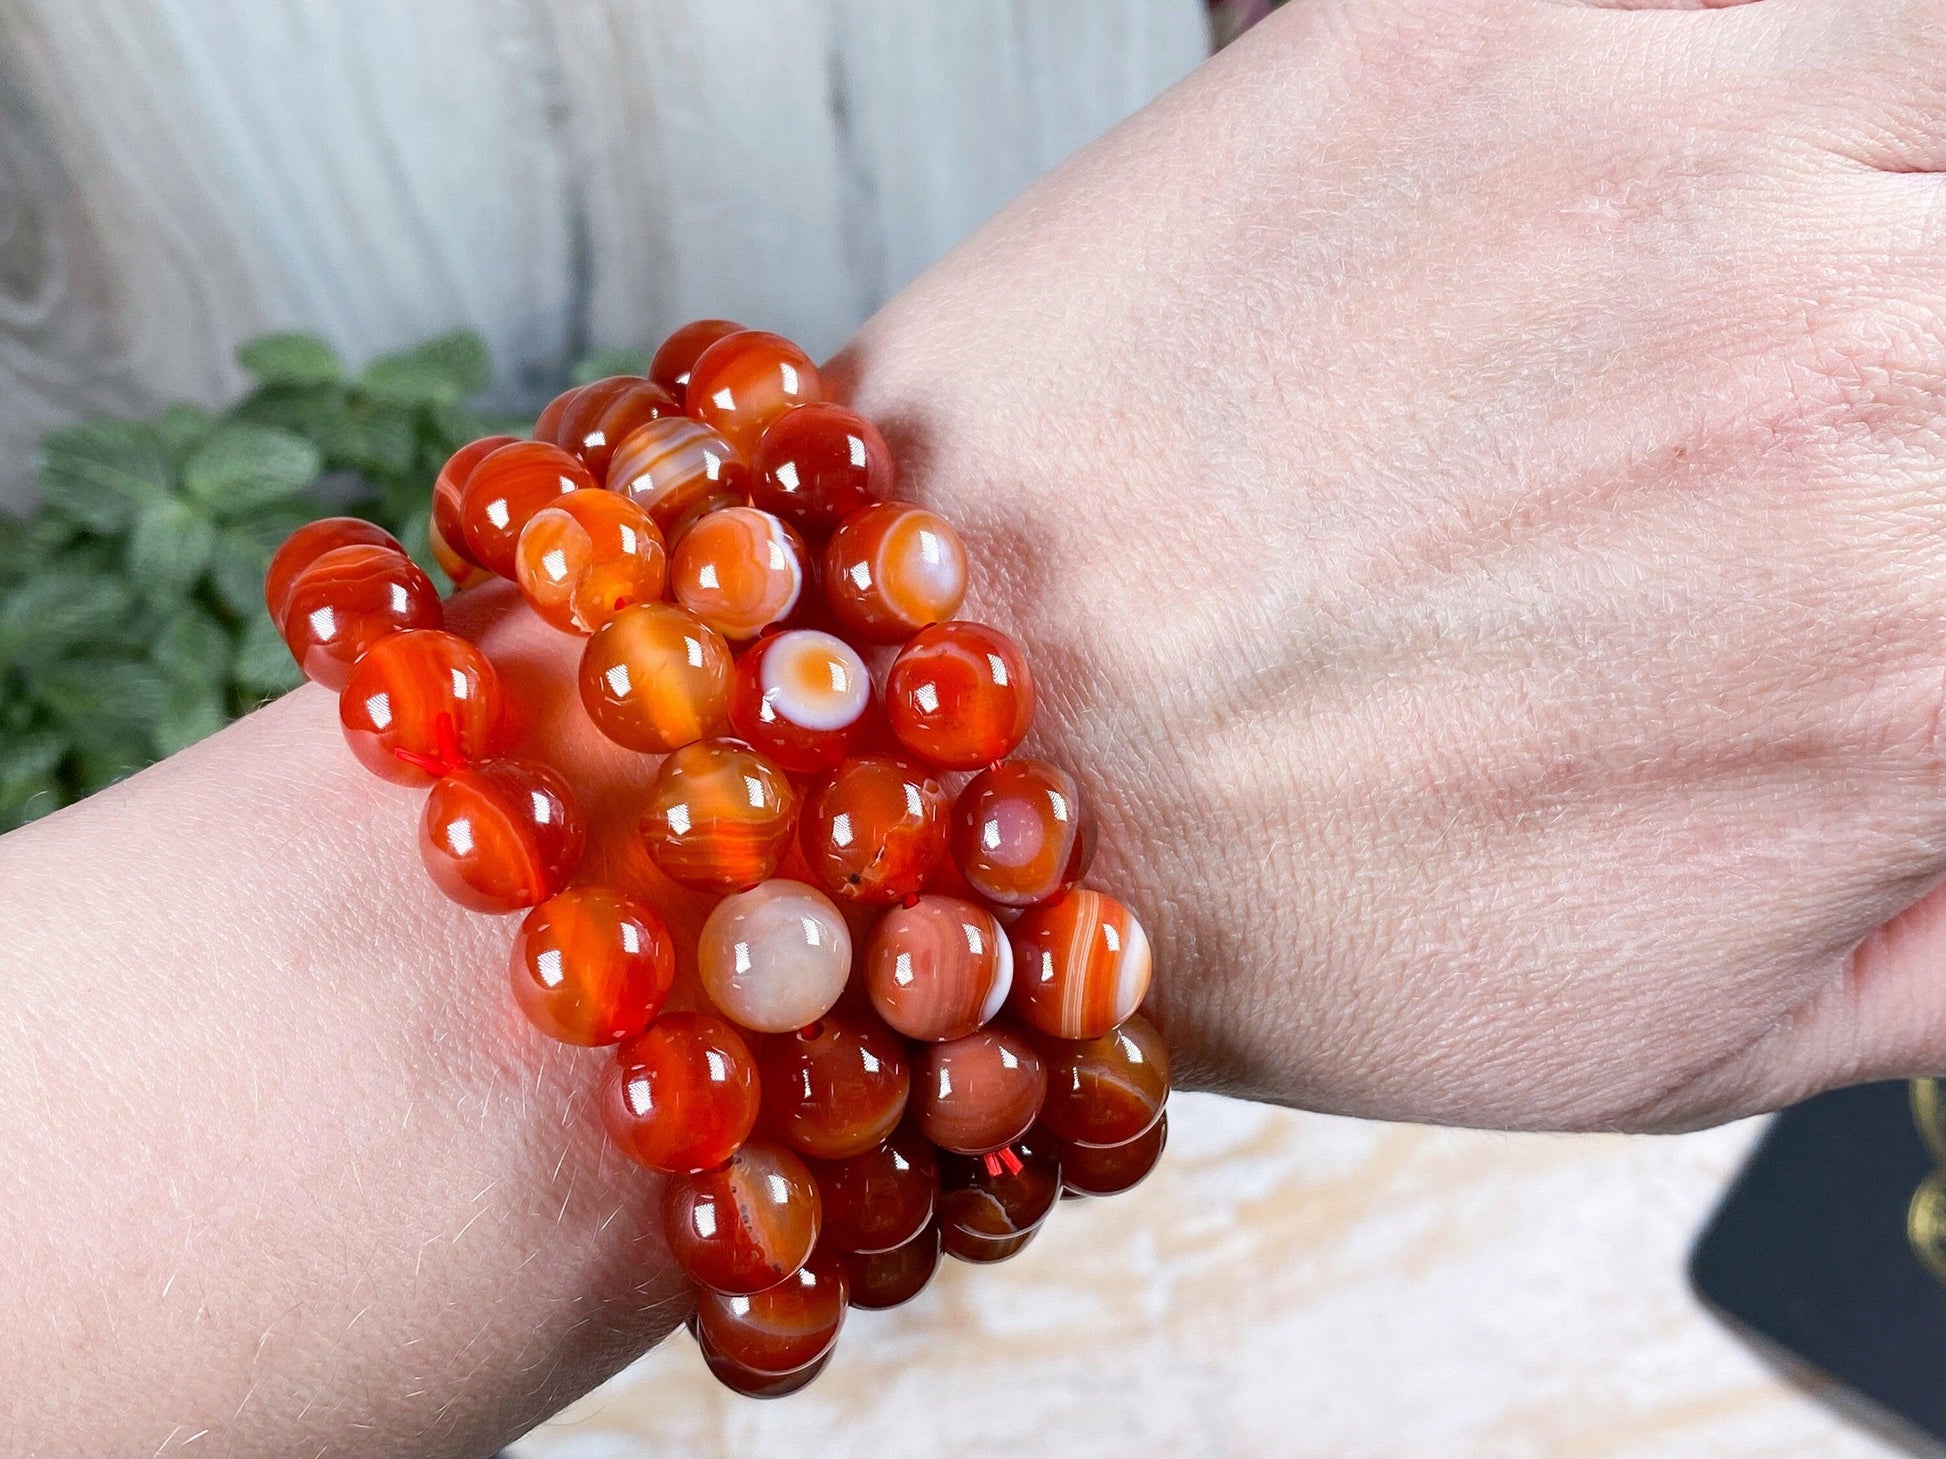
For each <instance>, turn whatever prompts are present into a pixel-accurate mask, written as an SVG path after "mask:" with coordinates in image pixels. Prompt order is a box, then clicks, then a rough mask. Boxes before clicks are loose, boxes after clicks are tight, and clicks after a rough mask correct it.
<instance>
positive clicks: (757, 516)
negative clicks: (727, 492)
mask: <svg viewBox="0 0 1946 1459" xmlns="http://www.w3.org/2000/svg"><path fill="white" fill-rule="evenodd" d="M807 564H808V558H807V556H806V553H805V550H804V542H803V539H801V538H800V537H799V536H798V535H797V533H796V532H794V531H792V530H791V529H790V528H789V527H788V526H786V525H785V524H784V523H783V522H781V521H779V520H778V519H777V518H776V517H773V516H772V515H771V514H770V513H769V512H760V511H758V510H757V509H756V508H755V507H725V508H724V509H723V510H722V511H720V512H711V513H710V514H709V515H708V516H706V517H703V518H702V519H701V520H699V521H698V522H696V524H695V525H694V526H692V527H690V529H689V530H688V531H686V532H684V533H683V534H682V536H681V538H680V539H678V541H677V542H676V550H675V553H674V554H673V556H672V557H671V559H670V563H669V587H670V591H671V592H672V593H673V594H674V595H675V599H676V601H677V602H679V603H681V604H682V605H683V607H685V608H687V609H688V610H689V611H690V612H692V613H694V614H695V615H696V616H697V617H698V618H700V619H702V620H703V622H705V623H707V624H709V626H710V627H711V628H714V629H715V630H716V631H717V632H718V633H720V634H722V635H723V636H724V637H725V638H729V639H745V638H755V637H756V636H757V635H758V634H760V633H762V632H763V631H764V630H765V629H766V628H768V627H770V625H771V624H773V623H777V622H781V621H782V620H783V619H785V618H788V617H789V616H790V615H791V613H792V611H793V610H794V609H795V608H796V607H797V604H798V600H799V599H800V598H802V597H803V595H804V576H805V569H806V566H807Z"/></svg>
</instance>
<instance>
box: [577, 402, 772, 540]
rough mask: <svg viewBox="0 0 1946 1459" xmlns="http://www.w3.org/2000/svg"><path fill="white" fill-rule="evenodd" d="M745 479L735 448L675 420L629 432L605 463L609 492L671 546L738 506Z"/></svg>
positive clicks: (693, 425)
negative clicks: (642, 515) (698, 524)
mask: <svg viewBox="0 0 1946 1459" xmlns="http://www.w3.org/2000/svg"><path fill="white" fill-rule="evenodd" d="M749 477H750V473H749V471H748V469H747V468H746V467H745V466H744V464H743V458H742V457H741V456H739V455H738V454H737V452H736V447H734V446H732V445H731V444H730V443H729V442H728V441H726V440H724V439H723V437H722V436H721V435H720V434H719V433H718V432H716V431H715V430H712V429H711V428H710V427H709V426H706V425H703V424H702V423H701V422H699V421H693V420H689V419H686V418H684V417H679V416H671V417H666V418H664V419H662V420H657V421H651V422H650V423H649V424H648V425H645V426H638V427H637V428H636V429H635V430H633V431H630V432H629V433H628V435H627V436H626V437H624V438H623V440H622V443H621V444H620V445H619V446H617V447H616V448H615V454H614V455H613V457H611V458H610V459H609V462H608V489H609V490H610V491H618V492H620V493H621V494H622V495H624V496H626V497H627V498H628V499H629V500H630V501H632V502H634V503H635V504H636V505H637V506H638V507H640V508H641V509H642V510H643V511H645V512H647V513H648V514H649V516H650V517H651V518H653V519H654V521H655V524H656V526H658V527H660V528H661V529H662V535H663V536H664V537H665V538H667V539H668V540H669V541H671V542H674V541H675V540H676V539H677V538H679V537H681V536H682V534H683V533H684V532H686V531H687V530H688V529H689V527H690V525H691V524H692V523H693V522H695V521H696V519H697V518H699V517H701V516H703V515H704V514H705V513H708V512H714V511H717V510H718V509H720V508H723V507H734V506H740V505H741V504H742V502H743V495H744V484H745V483H746V482H747V481H748V480H749Z"/></svg>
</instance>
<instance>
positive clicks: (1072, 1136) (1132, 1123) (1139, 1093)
mask: <svg viewBox="0 0 1946 1459" xmlns="http://www.w3.org/2000/svg"><path fill="white" fill-rule="evenodd" d="M1041 1057H1042V1058H1043V1059H1045V1060H1046V1061H1047V1103H1046V1104H1044V1105H1042V1106H1041V1123H1042V1124H1043V1125H1045V1126H1046V1127H1047V1129H1048V1130H1049V1131H1050V1132H1051V1133H1052V1134H1054V1135H1055V1136H1056V1137H1058V1138H1059V1139H1061V1140H1064V1141H1066V1142H1067V1143H1068V1144H1070V1145H1095V1146H1108V1145H1126V1144H1127V1143H1128V1142H1129V1141H1130V1140H1135V1139H1139V1138H1141V1137H1142V1136H1143V1135H1145V1134H1147V1133H1148V1131H1149V1127H1150V1126H1151V1125H1153V1124H1154V1123H1155V1122H1156V1121H1157V1120H1159V1119H1161V1118H1162V1107H1163V1105H1164V1104H1166V1103H1167V1102H1168V1099H1169V1046H1168V1045H1167V1044H1165V1043H1164V1042H1163V1040H1162V1035H1161V1034H1159V1033H1157V1032H1156V1029H1155V1025H1154V1024H1152V1023H1150V1022H1149V1021H1148V1020H1147V1019H1146V1018H1144V1017H1142V1015H1141V1014H1139V1013H1137V1014H1134V1015H1132V1016H1131V1017H1130V1018H1129V1020H1128V1021H1127V1022H1126V1023H1123V1024H1120V1025H1118V1026H1117V1027H1115V1028H1112V1029H1110V1030H1109V1031H1108V1032H1107V1033H1105V1034H1103V1035H1102V1036H1101V1037H1100V1038H1094V1039H1081V1040H1067V1039H1046V1040H1043V1042H1042V1044H1041Z"/></svg>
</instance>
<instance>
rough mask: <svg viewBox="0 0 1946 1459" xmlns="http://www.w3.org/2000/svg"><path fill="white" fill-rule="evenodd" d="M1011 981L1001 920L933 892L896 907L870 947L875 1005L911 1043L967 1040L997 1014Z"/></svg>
mask: <svg viewBox="0 0 1946 1459" xmlns="http://www.w3.org/2000/svg"><path fill="white" fill-rule="evenodd" d="M1013 979H1014V957H1013V947H1012V945H1011V944H1010V943H1009V942H1008V940H1007V935H1006V932H1005V931H1004V930H1003V929H1002V928H1001V926H1000V923H999V921H998V920H997V919H995V917H994V916H993V914H992V913H991V912H988V911H987V910H986V909H985V908H982V907H977V906H975V905H974V904H973V903H971V902H965V901H961V900H960V899H959V898H958V897H944V896H939V895H937V894H936V893H929V894H927V895H925V896H922V897H918V898H916V899H915V900H914V901H913V902H912V903H911V905H909V906H903V907H893V908H892V909H891V910H889V911H888V912H886V913H885V915H884V916H882V917H880V918H879V920H878V925H877V926H876V927H874V928H873V929H872V935H871V940H870V942H869V943H867V944H866V951H865V989H866V992H867V993H868V994H869V996H870V997H871V1000H872V1006H873V1007H875V1008H876V1009H877V1010H878V1014H879V1017H881V1018H883V1019H884V1020H885V1021H886V1022H887V1023H889V1024H890V1025H891V1026H892V1027H893V1028H895V1029H897V1030H898V1031H899V1032H900V1033H902V1034H904V1035H905V1036H906V1037H907V1038H914V1039H924V1040H927V1041H929V1042H938V1041H940V1040H943V1039H957V1038H964V1037H965V1036H966V1035H967V1034H970V1033H972V1032H973V1031H974V1030H975V1029H977V1028H979V1027H981V1026H982V1025H983V1024H985V1023H986V1022H987V1021H988V1020H990V1019H991V1018H992V1017H993V1016H994V1015H995V1014H996V1013H998V1012H999V1011H1000V1008H1001V1005H1002V1004H1004V1003H1005V1002H1006V1001H1007V993H1008V990H1009V989H1010V988H1011V987H1012V986H1013Z"/></svg>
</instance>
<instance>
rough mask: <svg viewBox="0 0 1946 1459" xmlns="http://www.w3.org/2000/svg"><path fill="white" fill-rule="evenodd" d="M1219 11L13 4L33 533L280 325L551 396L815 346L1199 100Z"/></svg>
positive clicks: (702, 3) (3, 354)
mask: <svg viewBox="0 0 1946 1459" xmlns="http://www.w3.org/2000/svg"><path fill="white" fill-rule="evenodd" d="M1206 44H1207V35H1206V30H1205V26H1204V21H1203V17H1202V8H1201V5H1200V4H1199V3H1198V0H1056V3H1039V0H951V3H943V0H942V3H933V4H917V3H913V0H766V3H756V0H735V3H725V0H413V3H411V4H400V3H397V0H0V504H4V503H14V504H18V503H19V502H21V501H23V500H24V499H25V495H24V493H25V491H26V483H25V468H26V458H27V447H28V446H29V445H30V444H31V442H32V440H33V439H34V437H35V436H36V435H38V433H39V432H40V431H41V430H42V429H44V428H45V427H46V426H47V425H49V424H51V423H54V422H56V421H58V420H61V419H65V418H67V417H69V416H71V415H74V414H77V413H80V412H82V411H85V410H91V409H114V410H124V411H130V412H139V411H146V410H149V409H152V408H154V407H155V406H156V405H158V404H160V403H162V402H166V401H168V400H172V399H178V398H189V399H199V400H204V401H209V402H215V401H220V400H222V399H224V398H225V397H226V396H227V395H228V394H229V393H230V392H232V391H233V390H234V389H235V388H236V386H237V383H238V381H237V376H236V372H235V370H234V367H233V365H232V363H231V358H230V357H231V352H232V350H233V349H234V346H235V344H236V343H237V341H239V340H241V339H243V338H246V337H247V336H249V335H250V334H252V333H254V332H257V331H259V330H261V329H265V328H270V327H282V326H306V327H312V328H318V329H322V330H323V331H324V332H325V333H327V334H328V335H330V336H331V337H332V338H333V339H334V340H336V341H337V343H338V344H339V345H340V347H341V348H342V349H343V350H344V351H345V353H346V354H347V355H348V356H350V357H351V358H353V359H354V360H358V359H363V358H365V357H368V356H369V355H371V354H373V353H376V352H378V351H380V350H383V349H387V348H391V347H394V346H397V345H400V344H404V343H407V342H410V341H412V340H415V339H418V338H421V337H424V336H426V335H428V334H431V333H434V332H436V331H438V330H441V329H445V328H450V327H454V326H457V325H462V324H466V325H471V326H473V327H476V328H478V329H480V330H481V331H482V332H483V333H484V334H485V335H486V336H487V338H488V340H489V342H490V344H491V345H492V347H493V350H494V355H495V359H496V361H497V362H498V364H499V367H500V371H501V377H502V388H503V390H504V391H505V392H506V393H507V395H508V396H509V398H517V399H521V400H525V401H532V400H534V399H535V398H537V397H539V396H540V395H542V394H543V393H544V392H545V391H546V390H547V389H548V388H549V387H550V386H552V385H553V384H554V383H556V382H557V381H558V380H559V378H560V376H561V374H562V371H563V370H564V368H565V366H566V363H567V362H568V361H569V360H570V359H571V358H572V357H573V356H574V355H575V354H577V353H579V352H580V351H581V350H583V349H585V348H587V347H589V346H591V345H629V344H641V343H644V342H651V341H653V340H654V339H655V338H657V337H659V335H660V333H661V332H663V331H665V330H666V329H668V328H669V327H671V326H672V325H673V324H675V323H678V322H680V321H681V320H682V319H684V318H689V317H694V316H696V315H699V314H705V313H724V314H729V315H731V316H733V317H737V318H742V319H746V320H748V321H750V322H752V323H757V324H764V325H768V326H770V327H773V328H778V329H782V330H784V331H786V332H788V333H791V334H793V335H795V336H797V337H799V338H801V339H802V340H804V342H805V343H806V344H807V346H808V347H810V348H811V349H812V350H813V351H814V352H822V351H826V350H829V349H832V348H835V346H836V345H837V344H838V343H839V342H840V341H842V339H843V338H844V336H845V335H846V334H847V333H848V332H849V331H850V330H851V328H852V327H854V326H855V325H856V324H857V322H858V321H859V320H861V319H862V318H863V317H864V316H865V315H866V314H868V313H869V312H870V311H871V310H872V309H873V308H874V307H876V305H877V304H878V303H879V302H881V301H882V300H883V299H884V298H886V297H887V296H888V295H889V294H890V293H891V292H892V291H893V290H895V289H896V288H897V287H898V286H899V285H900V284H902V283H904V282H905V281H906V280H907V279H909V278H910V277H912V275H913V274H915V273H917V272H918V271H919V269H921V268H923V267H924V266H925V265H926V264H927V263H929V262H930V261H931V260H932V259H933V258H935V257H937V256H938V255H939V254H940V253H941V252H943V251H944V250H945V249H946V248H948V247H950V246H951V244H952V243H954V242H955V241H957V240H958V239H959V238H960V237H962V236H964V234H965V233H966V232H967V231H968V230H969V229H970V228H972V227H973V226H974V225H975V224H977V223H978V222H979V221H980V220H982V219H983V218H984V217H986V216H987V215H988V214H989V213H991V212H992V211H993V210H994V209H996V208H997V207H998V206H1000V205H1001V204H1002V203H1004V202H1005V201H1006V200H1007V199H1008V198H1010V197H1011V196H1013V195H1014V193H1016V192H1018V191H1019V189H1020V188H1021V187H1022V186H1024V185H1025V184H1026V183H1027V182H1028V181H1029V180H1031V179H1032V178H1033V177H1034V176H1036V175H1037V174H1038V173H1040V172H1041V171H1043V170H1044V169H1045V168H1046V167H1047V166H1049V165H1050V164H1051V163H1053V162H1055V161H1058V160H1059V159H1060V158H1061V157H1063V156H1065V155H1066V154H1067V153H1068V152H1070V151H1072V150H1073V149H1074V148H1075V147H1077V146H1079V145H1080V144H1081V143H1083V142H1085V141H1087V140H1088V139H1089V138H1091V137H1093V136H1095V135H1097V134H1098V133H1100V132H1101V131H1103V130H1105V129H1106V128H1107V127H1109V126H1110V125H1112V124H1113V123H1114V122H1116V121H1118V120H1119V119H1120V118H1121V117H1123V116H1125V115H1127V114H1128V113H1129V112H1130V111H1133V110H1134V109H1136V108H1137V107H1139V106H1140V105H1141V104H1142V103H1143V102H1145V101H1146V100H1148V99H1149V98H1150V97H1151V96H1153V95H1154V94H1155V93H1157V92H1158V91H1160V90H1161V89H1162V88H1163V87H1164V86H1166V85H1167V84H1168V83H1169V82H1171V81H1173V80H1174V79H1176V78H1177V77H1178V76H1180V75H1181V74H1183V73H1184V72H1186V71H1187V70H1188V69H1190V67H1192V66H1193V65H1194V64H1195V63H1196V61H1197V60H1198V59H1200V57H1201V55H1202V53H1203V51H1204V49H1205V47H1206Z"/></svg>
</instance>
